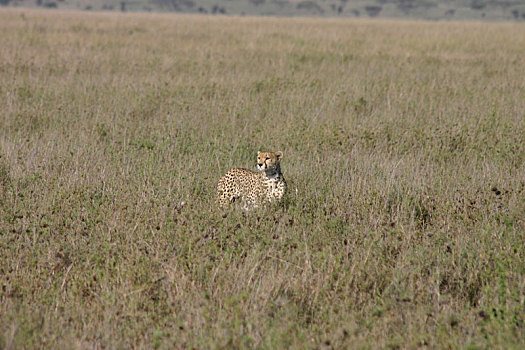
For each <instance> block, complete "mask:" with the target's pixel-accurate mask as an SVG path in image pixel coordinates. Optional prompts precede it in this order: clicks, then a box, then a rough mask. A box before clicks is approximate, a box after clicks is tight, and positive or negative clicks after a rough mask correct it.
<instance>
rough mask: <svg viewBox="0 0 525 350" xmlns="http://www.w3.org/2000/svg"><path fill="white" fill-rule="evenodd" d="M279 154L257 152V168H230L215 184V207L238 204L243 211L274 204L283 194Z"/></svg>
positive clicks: (283, 182) (283, 185)
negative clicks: (238, 202) (255, 170)
mask: <svg viewBox="0 0 525 350" xmlns="http://www.w3.org/2000/svg"><path fill="white" fill-rule="evenodd" d="M282 158H283V152H281V151H278V152H275V153H274V152H257V169H258V170H259V172H254V171H251V170H248V169H241V168H234V169H231V170H230V171H228V172H227V173H226V174H225V175H224V176H223V177H221V179H220V180H219V183H218V185H217V199H218V204H219V207H221V208H224V207H226V206H227V205H228V204H229V203H232V202H236V201H240V202H241V205H242V207H243V208H244V209H245V210H250V209H253V208H257V207H258V206H259V205H260V204H262V203H265V202H274V201H276V202H278V201H280V200H281V199H282V197H283V195H284V193H285V191H286V181H285V180H284V177H283V174H282V173H281V165H280V163H281V159H282Z"/></svg>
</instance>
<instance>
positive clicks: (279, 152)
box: [275, 151, 283, 160]
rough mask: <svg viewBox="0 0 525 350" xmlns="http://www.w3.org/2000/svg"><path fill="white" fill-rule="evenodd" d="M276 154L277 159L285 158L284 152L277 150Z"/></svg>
mask: <svg viewBox="0 0 525 350" xmlns="http://www.w3.org/2000/svg"><path fill="white" fill-rule="evenodd" d="M275 155H276V156H277V159H279V160H281V159H283V152H281V151H277V152H275Z"/></svg>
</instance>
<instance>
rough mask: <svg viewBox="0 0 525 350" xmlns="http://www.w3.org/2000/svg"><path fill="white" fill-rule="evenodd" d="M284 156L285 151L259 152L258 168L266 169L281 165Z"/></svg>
mask: <svg viewBox="0 0 525 350" xmlns="http://www.w3.org/2000/svg"><path fill="white" fill-rule="evenodd" d="M282 158H283V152H281V151H277V152H275V153H274V152H257V169H259V170H260V171H266V170H269V169H273V168H275V167H277V165H279V163H280V162H281V159H282Z"/></svg>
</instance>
